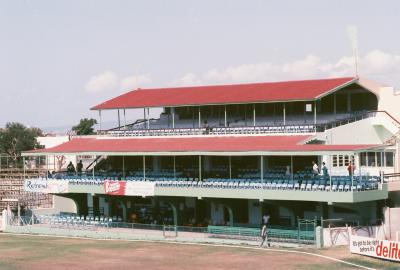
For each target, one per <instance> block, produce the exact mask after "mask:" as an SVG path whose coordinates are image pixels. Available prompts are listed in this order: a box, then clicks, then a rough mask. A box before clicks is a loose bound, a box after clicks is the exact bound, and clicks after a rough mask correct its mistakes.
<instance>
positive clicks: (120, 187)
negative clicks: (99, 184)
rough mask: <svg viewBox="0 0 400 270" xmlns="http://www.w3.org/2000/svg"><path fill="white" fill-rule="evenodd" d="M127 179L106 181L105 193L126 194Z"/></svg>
mask: <svg viewBox="0 0 400 270" xmlns="http://www.w3.org/2000/svg"><path fill="white" fill-rule="evenodd" d="M125 185H126V182H125V181H111V180H106V181H104V193H105V194H108V195H117V196H118V195H119V196H122V195H126V194H125Z"/></svg>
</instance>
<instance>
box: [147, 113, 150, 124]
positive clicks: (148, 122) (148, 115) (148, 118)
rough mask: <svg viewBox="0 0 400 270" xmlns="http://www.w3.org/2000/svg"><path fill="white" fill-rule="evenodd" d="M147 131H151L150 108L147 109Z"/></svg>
mask: <svg viewBox="0 0 400 270" xmlns="http://www.w3.org/2000/svg"><path fill="white" fill-rule="evenodd" d="M147 129H150V108H147Z"/></svg>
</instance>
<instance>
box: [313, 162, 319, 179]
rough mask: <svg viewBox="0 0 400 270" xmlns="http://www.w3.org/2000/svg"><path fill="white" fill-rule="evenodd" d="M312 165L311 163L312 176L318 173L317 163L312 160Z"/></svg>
mask: <svg viewBox="0 0 400 270" xmlns="http://www.w3.org/2000/svg"><path fill="white" fill-rule="evenodd" d="M312 165H313V167H312V173H313V176H314V177H316V176H317V175H318V174H319V168H318V164H317V163H316V162H315V161H313V162H312Z"/></svg>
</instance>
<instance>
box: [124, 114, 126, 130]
mask: <svg viewBox="0 0 400 270" xmlns="http://www.w3.org/2000/svg"><path fill="white" fill-rule="evenodd" d="M124 130H126V112H125V109H124Z"/></svg>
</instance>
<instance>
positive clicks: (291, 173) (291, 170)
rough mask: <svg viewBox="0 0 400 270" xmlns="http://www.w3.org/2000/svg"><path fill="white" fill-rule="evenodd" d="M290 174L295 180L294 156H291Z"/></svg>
mask: <svg viewBox="0 0 400 270" xmlns="http://www.w3.org/2000/svg"><path fill="white" fill-rule="evenodd" d="M290 175H291V178H292V181H293V178H294V176H293V156H290Z"/></svg>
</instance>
